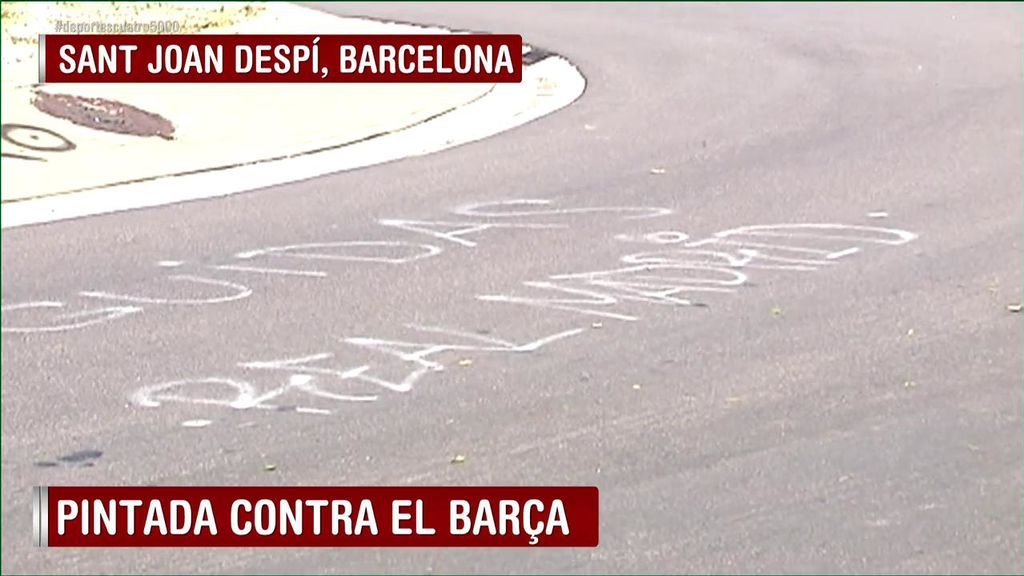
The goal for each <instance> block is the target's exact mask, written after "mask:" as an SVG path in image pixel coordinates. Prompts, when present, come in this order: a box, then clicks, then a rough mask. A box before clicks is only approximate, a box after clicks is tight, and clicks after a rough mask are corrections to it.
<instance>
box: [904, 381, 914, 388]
mask: <svg viewBox="0 0 1024 576" xmlns="http://www.w3.org/2000/svg"><path fill="white" fill-rule="evenodd" d="M915 386H917V382H914V381H913V380H907V381H906V382H904V383H903V387H904V388H914V387H915Z"/></svg>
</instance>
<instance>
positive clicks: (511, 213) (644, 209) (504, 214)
mask: <svg viewBox="0 0 1024 576" xmlns="http://www.w3.org/2000/svg"><path fill="white" fill-rule="evenodd" d="M549 205H551V200H546V199H543V198H517V199H513V200H498V201H495V202H475V203H472V204H464V205H462V206H459V207H457V208H455V209H454V210H452V212H453V213H454V214H458V215H460V216H483V217H491V218H515V217H518V216H557V215H566V214H592V213H599V212H609V213H638V214H635V215H633V216H626V217H625V218H624V219H625V220H639V219H641V218H657V217H658V216H665V215H668V214H671V213H672V210H671V209H669V208H658V207H655V206H593V207H590V208H552V209H547V210H507V211H506V210H502V211H500V212H488V211H486V210H485V209H486V208H487V207H490V206H495V207H505V206H507V207H513V208H514V207H516V206H549Z"/></svg>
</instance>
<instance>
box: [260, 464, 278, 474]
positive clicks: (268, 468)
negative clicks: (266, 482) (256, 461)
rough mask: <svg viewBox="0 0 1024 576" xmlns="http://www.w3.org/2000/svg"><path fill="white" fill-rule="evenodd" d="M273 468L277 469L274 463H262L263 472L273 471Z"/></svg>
mask: <svg viewBox="0 0 1024 576" xmlns="http://www.w3.org/2000/svg"><path fill="white" fill-rule="evenodd" d="M274 470H277V466H276V465H274V464H264V465H263V471H264V472H273V471H274Z"/></svg>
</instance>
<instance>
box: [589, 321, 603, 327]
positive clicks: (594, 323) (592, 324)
mask: <svg viewBox="0 0 1024 576" xmlns="http://www.w3.org/2000/svg"><path fill="white" fill-rule="evenodd" d="M602 326H604V324H602V323H600V322H593V323H591V324H590V327H591V328H600V327H602Z"/></svg>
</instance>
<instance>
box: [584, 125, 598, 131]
mask: <svg viewBox="0 0 1024 576" xmlns="http://www.w3.org/2000/svg"><path fill="white" fill-rule="evenodd" d="M583 129H584V130H586V131H587V132H591V131H593V130H597V126H594V125H593V124H584V125H583Z"/></svg>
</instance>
